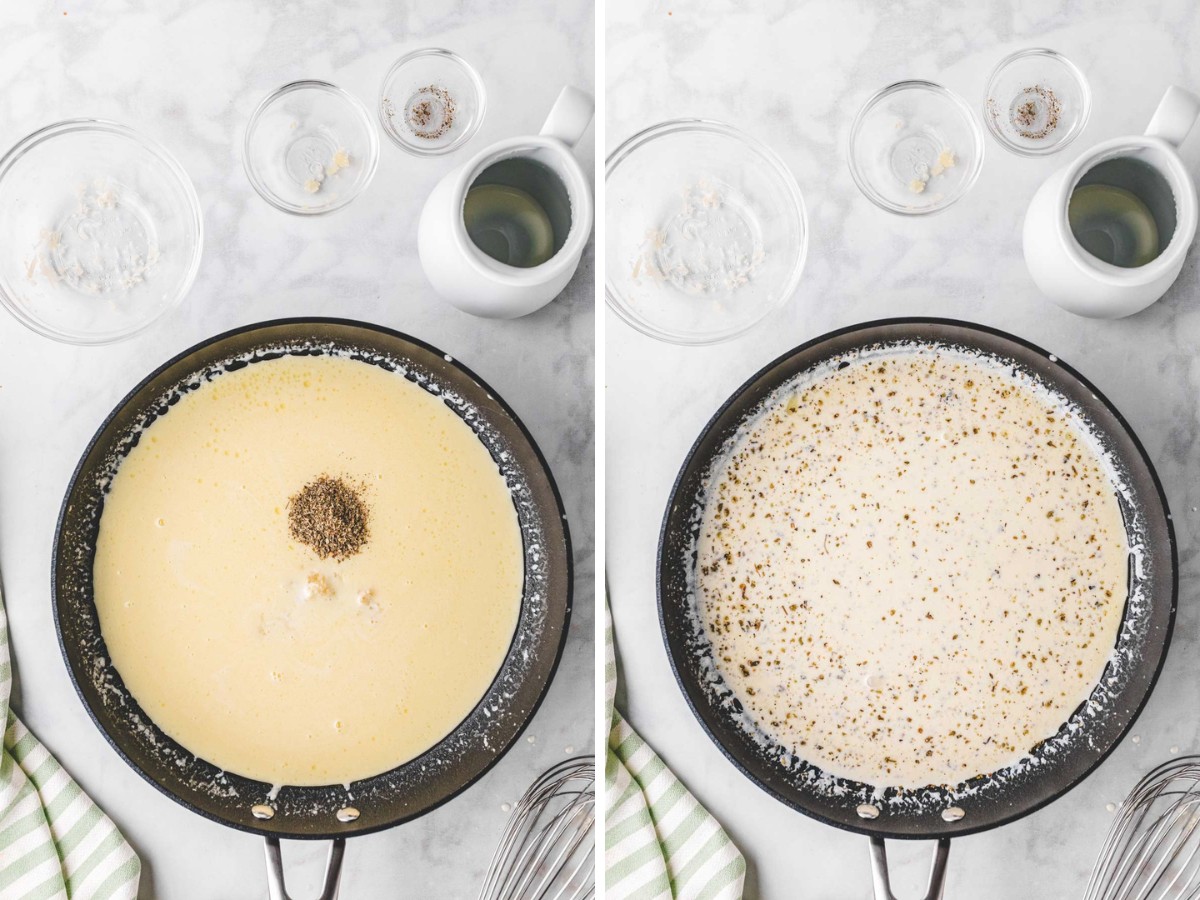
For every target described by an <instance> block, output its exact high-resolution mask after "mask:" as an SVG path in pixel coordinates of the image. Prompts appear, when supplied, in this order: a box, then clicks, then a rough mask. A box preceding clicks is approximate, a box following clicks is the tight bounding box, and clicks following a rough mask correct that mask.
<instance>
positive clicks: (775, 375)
mask: <svg viewBox="0 0 1200 900" xmlns="http://www.w3.org/2000/svg"><path fill="white" fill-rule="evenodd" d="M897 342H904V343H918V344H931V343H937V344H942V345H949V346H954V347H963V348H969V349H972V350H977V351H982V352H984V353H986V354H989V355H991V356H993V357H996V358H999V359H1002V360H1005V361H1006V362H1008V363H1009V364H1011V365H1012V366H1013V367H1014V368H1017V369H1021V370H1024V371H1026V372H1028V373H1030V374H1032V375H1034V376H1035V377H1036V378H1038V379H1040V380H1041V381H1042V382H1043V383H1044V384H1045V385H1047V386H1049V387H1051V388H1052V389H1053V390H1055V391H1057V392H1058V393H1059V394H1061V395H1063V396H1064V397H1066V398H1067V399H1068V400H1069V401H1071V402H1072V403H1074V404H1075V405H1076V406H1077V408H1078V409H1079V411H1080V412H1081V413H1082V415H1083V417H1084V418H1085V419H1086V420H1087V421H1088V422H1089V423H1090V425H1091V426H1092V428H1093V430H1094V432H1095V433H1096V434H1097V435H1099V436H1100V438H1101V442H1102V444H1103V445H1104V446H1105V448H1106V449H1107V450H1108V451H1109V452H1110V453H1111V456H1112V458H1113V459H1114V460H1115V465H1116V468H1117V472H1118V475H1119V476H1120V477H1121V478H1122V479H1123V480H1124V481H1125V484H1126V491H1125V496H1124V497H1121V495H1120V494H1118V497H1119V499H1120V502H1121V507H1122V513H1123V515H1124V516H1125V519H1126V528H1127V530H1128V532H1129V534H1130V536H1131V540H1132V541H1137V542H1140V544H1141V546H1142V547H1143V548H1144V550H1143V553H1142V559H1141V564H1140V566H1137V567H1134V566H1133V565H1132V564H1131V574H1130V583H1131V588H1130V596H1129V597H1128V598H1127V600H1126V606H1125V613H1124V619H1123V621H1122V625H1121V629H1120V633H1119V635H1118V639H1117V644H1116V647H1115V650H1114V661H1113V662H1110V663H1109V666H1108V668H1107V669H1106V671H1105V673H1104V676H1103V677H1102V679H1101V681H1100V686H1098V687H1097V688H1096V689H1095V690H1094V691H1093V693H1092V696H1091V697H1090V698H1089V700H1088V701H1087V702H1086V703H1084V704H1082V705H1081V706H1080V708H1079V709H1077V710H1076V711H1075V713H1074V714H1073V715H1072V717H1071V719H1070V721H1069V722H1068V723H1067V724H1065V725H1064V726H1063V728H1062V729H1061V730H1060V732H1059V733H1058V734H1057V735H1055V736H1054V737H1052V738H1050V739H1048V740H1047V741H1045V742H1043V743H1042V744H1041V745H1039V746H1038V747H1037V748H1035V749H1034V750H1033V751H1032V753H1031V760H1030V761H1029V762H1030V763H1032V764H1025V765H1018V766H1014V767H1011V768H1009V769H1005V770H1001V771H1000V772H997V773H993V774H991V775H988V776H985V777H980V778H976V779H973V780H972V781H970V782H968V783H966V784H963V785H958V786H955V787H953V788H948V787H930V788H926V789H923V790H920V791H909V792H904V793H901V792H898V791H895V790H890V791H887V792H885V793H884V795H883V796H878V795H876V793H875V789H874V788H872V787H869V786H867V785H864V784H860V783H857V782H851V781H845V780H837V779H829V778H827V777H825V778H823V777H822V775H823V773H821V772H820V771H819V770H818V769H816V768H815V767H813V766H812V765H810V764H808V763H806V762H804V761H803V760H799V759H796V758H795V757H794V756H793V755H792V754H791V753H790V752H789V751H788V750H787V749H785V748H782V747H779V746H777V745H776V746H771V744H770V742H769V741H765V740H763V736H762V735H759V736H757V739H756V737H755V736H753V735H752V734H751V732H750V731H748V730H747V729H746V728H745V727H743V726H742V725H740V724H738V721H736V719H735V716H736V713H737V712H739V711H740V704H739V703H738V701H737V698H736V697H734V696H733V695H732V693H731V691H730V690H729V688H728V687H727V686H726V685H725V684H724V682H723V680H722V679H721V678H720V676H719V675H718V674H716V673H715V672H714V670H713V668H712V666H711V648H710V647H709V645H708V641H707V639H706V638H705V636H704V633H703V627H702V626H700V625H699V624H698V623H697V620H696V618H695V617H694V616H693V615H692V609H693V597H692V594H691V592H690V590H689V586H688V583H689V576H690V575H691V573H692V571H693V568H694V565H695V553H694V541H695V536H696V533H697V530H698V524H699V522H698V515H699V512H700V506H699V505H698V503H697V501H698V499H700V498H702V497H703V491H704V482H705V477H706V474H707V473H708V472H709V470H710V468H711V467H712V465H713V464H714V462H716V461H717V460H719V458H720V457H721V454H722V452H723V449H724V448H725V447H726V445H727V442H728V441H729V440H730V439H731V437H732V436H733V435H734V433H735V432H736V430H737V428H738V426H739V425H740V424H741V423H742V422H743V421H745V420H746V418H747V417H749V416H752V415H753V414H754V411H755V410H756V408H757V407H759V405H760V404H761V403H762V402H763V401H764V400H766V399H767V398H768V397H769V396H770V395H771V393H772V392H773V391H774V390H775V389H777V388H779V387H780V386H781V385H783V384H785V383H787V382H789V381H791V380H792V379H793V378H794V377H796V376H797V375H799V374H800V373H803V372H805V371H807V370H808V369H810V368H811V367H812V366H814V365H817V364H819V363H821V362H824V361H826V360H830V359H833V358H838V359H840V358H842V357H844V356H845V355H847V354H854V353H857V352H859V351H861V350H864V349H868V348H871V347H875V346H879V345H887V344H892V343H897ZM1177 588H1178V577H1177V571H1176V554H1175V535H1174V531H1173V529H1172V525H1171V516H1170V512H1169V511H1168V509H1167V501H1166V497H1165V496H1164V495H1163V491H1162V486H1161V485H1160V484H1159V481H1158V477H1157V475H1156V474H1155V472H1154V467H1153V466H1152V465H1151V463H1150V460H1149V459H1148V458H1147V456H1146V453H1145V451H1144V450H1143V449H1142V445H1141V444H1140V443H1139V442H1138V439H1137V437H1136V436H1135V435H1134V434H1133V432H1132V431H1131V430H1130V428H1129V426H1128V424H1126V422H1125V420H1124V419H1123V418H1122V417H1121V414H1120V413H1118V412H1117V410H1116V409H1114V408H1113V406H1112V404H1110V403H1109V402H1108V400H1106V399H1105V398H1104V397H1103V396H1102V395H1101V394H1100V392H1099V391H1097V390H1096V389H1095V388H1094V387H1093V386H1092V385H1091V384H1089V383H1088V382H1087V381H1086V380H1085V379H1084V378H1083V377H1082V376H1081V375H1079V373H1077V372H1076V371H1075V370H1073V369H1071V368H1070V367H1069V366H1067V365H1065V364H1064V363H1062V362H1061V361H1060V360H1059V359H1057V358H1056V357H1055V356H1053V355H1051V354H1048V353H1046V352H1045V351H1044V350H1041V349H1039V348H1038V347H1035V346H1034V345H1032V344H1030V343H1027V342H1026V341H1023V340H1021V339H1019V338H1015V337H1013V336H1011V335H1008V334H1005V333H1003V332H1000V331H996V330H993V329H990V328H984V327H981V326H978V325H971V324H969V323H966V322H957V321H952V320H944V319H890V320H885V321H879V322H870V323H866V324H863V325H856V326H853V327H851V328H846V329H843V330H841V331H835V332H832V333H830V334H827V335H824V336H823V337H819V338H817V339H815V340H813V341H810V342H808V343H807V344H804V345H803V346H801V347H798V348H796V349H795V350H793V351H791V352H789V353H786V354H785V355H783V356H781V357H780V358H779V359H777V360H775V361H774V362H772V363H770V364H769V365H767V366H766V367H765V368H763V369H762V370H761V371H759V372H758V373H757V374H756V375H754V376H753V377H752V378H751V379H750V380H749V381H747V382H746V383H745V384H744V385H742V387H740V388H739V389H738V390H737V391H736V392H735V393H734V394H733V396H732V397H730V398H729V399H728V400H727V401H726V402H725V403H724V404H723V405H722V406H721V408H720V409H719V410H718V411H717V413H716V415H715V416H713V418H712V420H711V421H710V422H709V423H708V425H707V426H706V427H705V429H704V431H703V432H702V433H701V435H700V437H699V439H698V440H697V441H696V443H695V444H694V445H693V446H692V449H691V451H690V452H689V453H688V456H687V459H686V460H685V461H684V464H683V468H682V469H681V470H680V473H679V477H678V478H677V479H676V481H675V486H674V489H673V490H672V493H671V499H670V502H669V504H668V506H667V512H666V516H665V518H664V521H663V526H662V534H661V536H660V541H659V556H658V602H659V615H660V620H661V624H662V630H663V637H664V639H665V641H666V645H667V653H668V655H669V656H670V659H671V665H672V667H673V668H674V670H675V676H676V678H677V680H678V682H679V686H680V688H681V689H682V690H683V693H684V696H685V697H686V698H687V701H688V703H689V705H690V706H691V708H692V711H693V712H694V713H695V714H696V717H697V718H698V719H699V720H700V724H701V725H702V726H703V727H704V729H705V731H707V732H708V734H709V737H711V738H712V740H713V741H714V742H715V743H716V744H717V746H718V747H719V748H720V749H721V751H722V752H723V753H724V754H725V756H726V757H728V759H729V760H730V762H732V763H733V764H734V765H735V766H737V767H738V768H739V769H740V770H741V771H742V773H743V774H744V775H746V777H748V778H749V779H750V780H751V781H753V782H754V783H756V784H757V785H758V786H759V787H761V788H762V789H763V790H765V791H767V793H769V794H771V795H772V796H774V797H775V798H776V799H777V800H779V801H781V802H783V803H786V804H787V805H788V806H790V807H792V808H793V809H796V810H798V811H800V812H802V813H804V814H806V815H809V816H811V817H812V818H814V819H817V820H819V821H821V822H825V823H827V824H830V825H834V826H837V827H839V828H845V829H847V830H849V831H854V832H857V833H859V834H864V835H867V836H868V837H870V839H871V851H872V854H871V855H872V866H873V869H874V873H873V874H874V884H875V894H876V897H877V898H880V900H882V898H892V893H891V890H890V887H889V879H888V872H887V861H886V856H885V852H884V840H885V839H886V838H897V839H921V838H926V839H936V840H937V841H938V847H937V852H936V854H935V857H934V864H933V869H932V873H931V875H930V884H929V887H928V890H927V893H926V894H925V897H926V900H936V898H938V897H940V896H941V893H942V889H943V886H944V880H945V871H946V862H947V859H948V856H949V848H950V838H951V837H957V836H961V835H967V834H973V833H975V832H979V831H985V830H987V829H990V828H996V827H998V826H1000V825H1004V824H1006V823H1009V822H1013V821H1015V820H1017V819H1019V818H1021V817H1022V816H1026V815H1029V814H1030V813H1032V812H1034V811H1035V810H1037V809H1040V808H1041V807H1043V806H1045V805H1046V804H1048V803H1050V802H1051V801H1053V800H1055V799H1057V798H1058V797H1061V796H1062V795H1063V794H1064V793H1066V792H1067V791H1068V790H1070V789H1071V788H1072V787H1074V786H1075V785H1077V784H1078V783H1079V782H1080V781H1082V780H1083V779H1084V778H1085V777H1086V776H1087V775H1088V774H1089V773H1090V772H1091V771H1092V770H1093V769H1095V768H1096V767H1097V766H1098V765H1099V764H1100V763H1101V762H1102V761H1103V760H1104V758H1105V757H1106V756H1108V754H1109V753H1110V752H1111V751H1112V750H1113V748H1114V747H1115V746H1116V745H1117V743H1118V742H1119V741H1120V740H1121V739H1122V737H1123V736H1124V735H1125V734H1126V733H1127V732H1128V730H1129V728H1130V727H1131V726H1132V725H1133V722H1134V720H1135V719H1136V718H1137V715H1138V713H1139V712H1141V709H1142V707H1143V706H1144V705H1145V703H1146V700H1147V699H1148V698H1149V696H1150V692H1151V690H1152V689H1153V687H1154V683H1155V680H1156V679H1157V677H1158V673H1159V671H1160V670H1161V668H1162V664H1163V661H1164V659H1165V658H1166V653H1167V646H1168V644H1169V642H1170V638H1171V629H1172V626H1173V624H1174V620H1175V604H1176V594H1177ZM863 805H867V806H869V807H870V808H867V806H863ZM860 806H863V809H862V810H861V811H860ZM864 813H865V814H866V815H872V814H874V818H865V817H864V815H863V814H864Z"/></svg>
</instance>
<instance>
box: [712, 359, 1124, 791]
mask: <svg viewBox="0 0 1200 900" xmlns="http://www.w3.org/2000/svg"><path fill="white" fill-rule="evenodd" d="M1060 406H1061V404H1059V405H1055V404H1054V403H1053V402H1052V401H1051V399H1050V397H1049V396H1048V395H1047V396H1042V395H1040V394H1038V393H1035V392H1034V390H1032V389H1031V388H1029V387H1028V386H1025V385H1021V384H1018V382H1017V381H1016V380H1015V379H1013V378H1012V377H1010V375H1009V374H1008V372H1007V371H1005V370H1002V369H1001V368H999V367H998V366H996V365H992V364H987V363H983V362H980V361H976V360H975V359H973V358H971V357H968V356H966V355H965V354H956V353H951V352H949V351H943V352H938V353H936V354H935V353H934V352H932V351H929V350H926V351H925V352H924V353H921V354H918V353H916V352H914V351H911V350H904V349H897V350H895V351H883V352H881V353H880V355H879V356H877V357H875V358H870V359H860V360H856V361H854V362H852V363H851V364H850V365H849V366H847V367H845V368H843V369H841V370H839V371H831V372H827V373H826V374H824V375H821V376H819V377H817V378H815V379H814V380H813V381H811V382H809V383H807V384H805V385H801V386H798V387H797V389H796V390H795V392H793V393H790V394H789V395H788V396H784V397H781V398H780V399H779V401H778V403H777V404H776V405H773V406H772V407H770V408H768V409H766V410H765V411H764V412H763V414H762V415H761V416H760V417H759V418H758V419H757V420H756V421H755V422H753V423H752V424H751V426H750V427H749V430H748V433H747V434H745V435H744V436H743V437H742V438H741V440H740V442H739V443H738V444H737V445H736V446H735V447H734V448H733V449H732V451H731V453H730V455H729V458H728V459H727V460H726V461H724V463H723V464H722V465H721V466H719V467H718V468H717V469H716V470H715V471H714V474H713V479H712V481H713V483H712V488H711V491H710V495H709V497H708V499H707V502H706V506H705V510H704V515H703V521H702V525H701V531H700V535H699V544H698V550H699V556H698V572H697V603H698V611H699V614H700V615H701V617H702V619H703V622H704V626H705V628H706V630H707V633H708V635H709V637H710V639H711V641H712V644H713V649H714V657H715V661H716V665H717V667H718V670H719V671H720V673H721V675H722V676H723V678H724V680H725V681H726V682H727V684H728V685H729V686H730V687H731V688H732V689H733V691H734V693H735V695H736V696H737V697H738V699H739V700H740V701H741V703H742V704H743V707H744V709H745V711H746V712H747V713H748V714H749V716H750V717H751V719H752V720H753V721H754V723H755V724H756V726H757V727H758V728H759V729H761V730H762V731H763V732H765V734H766V735H767V736H769V738H770V739H771V741H773V742H774V743H775V744H777V745H779V746H781V747H783V748H785V749H787V750H790V752H791V753H792V754H794V755H795V756H797V757H799V758H800V759H804V760H806V761H808V762H810V763H812V764H814V765H816V766H817V767H818V768H820V769H822V770H824V771H826V772H827V773H830V774H833V775H836V776H840V777H846V778H851V779H854V780H856V781H860V782H864V783H867V784H872V785H877V786H884V787H888V786H894V787H920V786H925V785H931V784H933V785H938V784H950V785H954V784H958V783H960V782H961V781H963V780H965V779H968V778H971V777H973V776H976V775H983V774H989V773H992V772H995V771H998V770H1000V769H1001V768H1003V767H1005V766H1007V765H1010V764H1013V763H1015V762H1016V761H1017V760H1018V759H1019V758H1020V756H1022V755H1023V754H1025V753H1027V752H1028V751H1030V750H1031V749H1032V748H1033V747H1034V746H1035V745H1036V744H1037V743H1039V742H1040V741H1042V740H1045V739H1047V738H1049V737H1051V736H1052V735H1053V734H1054V733H1055V732H1056V731H1057V730H1058V729H1059V727H1060V726H1061V725H1062V724H1063V723H1064V722H1065V721H1066V720H1067V719H1068V718H1069V717H1070V715H1071V713H1072V712H1073V711H1074V710H1075V709H1076V707H1077V706H1078V705H1079V704H1080V703H1081V702H1083V701H1084V700H1085V699H1086V698H1087V696H1088V695H1089V694H1090V692H1091V690H1092V688H1093V687H1094V686H1095V684H1096V683H1097V681H1098V680H1099V677H1100V675H1101V672H1102V671H1103V669H1104V666H1105V664H1106V662H1107V661H1108V659H1109V657H1110V654H1111V652H1112V649H1113V646H1114V644H1115V642H1116V635H1117V630H1118V627H1119V624H1120V619H1121V615H1122V610H1123V607H1124V603H1125V598H1126V591H1127V580H1128V578H1127V555H1128V546H1127V538H1126V534H1125V528H1124V525H1123V522H1122V518H1121V513H1120V508H1119V506H1118V503H1117V499H1116V494H1115V488H1114V485H1113V479H1112V476H1111V474H1110V470H1109V469H1108V468H1106V466H1105V465H1104V463H1103V462H1102V461H1101V459H1100V458H1099V456H1098V454H1097V452H1096V451H1095V450H1093V449H1092V444H1091V443H1090V442H1089V441H1088V440H1087V439H1086V438H1085V436H1084V433H1083V432H1082V431H1081V426H1080V425H1079V424H1078V423H1077V422H1072V421H1071V420H1070V419H1069V418H1068V417H1067V416H1066V415H1064V412H1063V410H1062V409H1061V408H1060Z"/></svg>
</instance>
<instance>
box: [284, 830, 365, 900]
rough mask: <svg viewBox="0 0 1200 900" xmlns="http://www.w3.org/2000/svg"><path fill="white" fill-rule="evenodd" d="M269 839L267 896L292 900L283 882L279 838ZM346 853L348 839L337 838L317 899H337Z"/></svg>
mask: <svg viewBox="0 0 1200 900" xmlns="http://www.w3.org/2000/svg"><path fill="white" fill-rule="evenodd" d="M266 841H267V896H268V897H270V900H292V897H291V895H290V894H288V892H287V888H286V887H285V886H284V883H283V854H282V853H281V852H280V850H279V838H277V837H269V838H267V839H266ZM345 854H346V839H345V838H335V839H334V841H333V843H332V844H330V845H329V858H328V859H326V861H325V882H324V884H322V885H321V896H320V897H318V898H317V900H337V895H338V885H339V882H340V881H341V878H342V857H343V856H344V855H345Z"/></svg>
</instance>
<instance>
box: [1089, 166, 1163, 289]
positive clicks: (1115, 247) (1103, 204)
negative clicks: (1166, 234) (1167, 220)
mask: <svg viewBox="0 0 1200 900" xmlns="http://www.w3.org/2000/svg"><path fill="white" fill-rule="evenodd" d="M1067 220H1068V221H1069V222H1070V225H1071V232H1072V233H1073V234H1074V235H1075V239H1076V240H1077V241H1079V243H1080V245H1081V246H1082V247H1083V249H1085V250H1087V252H1088V253H1090V254H1092V256H1094V257H1096V258H1097V259H1101V260H1103V261H1104V262H1106V263H1111V264H1112V265H1114V266H1121V267H1122V268H1126V269H1132V268H1137V267H1138V266H1144V265H1146V264H1147V263H1149V262H1153V261H1154V260H1155V259H1156V258H1157V257H1158V255H1159V253H1161V252H1162V246H1161V244H1160V243H1159V237H1158V223H1157V222H1156V221H1155V220H1154V214H1153V213H1152V212H1151V211H1150V208H1149V207H1148V206H1147V205H1146V204H1145V203H1144V202H1143V201H1142V199H1141V198H1140V197H1138V196H1137V194H1135V193H1133V192H1132V191H1128V190H1126V189H1125V188H1120V187H1114V186H1112V185H1109V184H1085V185H1081V186H1079V187H1078V188H1076V189H1075V192H1074V193H1073V194H1071V203H1070V206H1069V207H1068V208H1067Z"/></svg>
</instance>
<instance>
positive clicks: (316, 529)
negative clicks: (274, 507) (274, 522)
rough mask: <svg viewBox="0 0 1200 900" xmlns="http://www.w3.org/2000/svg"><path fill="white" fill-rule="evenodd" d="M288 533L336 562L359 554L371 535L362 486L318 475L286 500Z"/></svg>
mask: <svg viewBox="0 0 1200 900" xmlns="http://www.w3.org/2000/svg"><path fill="white" fill-rule="evenodd" d="M287 514H288V532H289V533H290V534H291V536H292V538H293V539H294V540H296V541H299V542H300V543H302V544H305V545H306V546H308V547H309V548H311V549H312V550H313V552H315V553H316V554H317V556H319V557H321V558H322V559H335V560H337V561H338V562H341V561H343V560H346V559H349V558H350V557H351V556H353V555H354V554H356V553H358V551H359V550H361V549H362V548H363V547H364V546H365V545H366V543H367V538H368V537H369V536H370V528H369V520H370V511H369V510H368V508H367V504H366V503H365V502H364V501H363V498H362V492H361V489H358V488H355V487H353V486H351V485H350V484H349V483H348V482H347V481H345V480H344V479H342V478H331V477H330V476H329V475H321V476H320V477H318V478H317V479H315V480H314V481H310V482H309V483H308V484H306V485H305V486H304V487H303V488H301V489H300V490H299V491H298V492H296V493H295V494H293V495H292V496H291V497H290V498H289V499H288V502H287Z"/></svg>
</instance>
